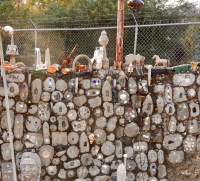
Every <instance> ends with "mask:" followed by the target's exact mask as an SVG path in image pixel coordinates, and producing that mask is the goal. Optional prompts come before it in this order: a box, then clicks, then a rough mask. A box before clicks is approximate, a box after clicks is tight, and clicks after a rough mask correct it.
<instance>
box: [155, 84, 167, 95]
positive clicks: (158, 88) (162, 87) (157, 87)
mask: <svg viewBox="0 0 200 181" xmlns="http://www.w3.org/2000/svg"><path fill="white" fill-rule="evenodd" d="M164 91H165V85H164V84H162V83H161V84H156V85H155V86H154V92H155V93H157V94H164Z"/></svg>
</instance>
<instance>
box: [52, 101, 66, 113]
mask: <svg viewBox="0 0 200 181" xmlns="http://www.w3.org/2000/svg"><path fill="white" fill-rule="evenodd" d="M53 112H54V113H55V114H57V115H58V116H63V115H65V114H66V113H67V107H66V105H65V104H64V103H63V102H57V103H56V104H55V105H54V106H53Z"/></svg>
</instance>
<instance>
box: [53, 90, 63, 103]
mask: <svg viewBox="0 0 200 181" xmlns="http://www.w3.org/2000/svg"><path fill="white" fill-rule="evenodd" d="M62 98H63V94H62V93H61V92H60V91H53V92H52V93H51V101H52V102H59V101H61V100H62Z"/></svg>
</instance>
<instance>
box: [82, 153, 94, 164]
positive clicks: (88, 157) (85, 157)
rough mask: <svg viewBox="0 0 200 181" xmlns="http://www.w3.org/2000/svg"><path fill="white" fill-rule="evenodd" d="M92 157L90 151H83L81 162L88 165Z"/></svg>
mask: <svg viewBox="0 0 200 181" xmlns="http://www.w3.org/2000/svg"><path fill="white" fill-rule="evenodd" d="M92 161H93V158H92V155H91V154H90V153H85V154H82V155H81V163H82V165H84V166H89V165H91V164H92Z"/></svg>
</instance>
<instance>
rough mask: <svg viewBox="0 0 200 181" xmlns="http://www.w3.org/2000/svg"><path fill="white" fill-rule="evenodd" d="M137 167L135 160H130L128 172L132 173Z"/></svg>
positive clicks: (127, 165)
mask: <svg viewBox="0 0 200 181" xmlns="http://www.w3.org/2000/svg"><path fill="white" fill-rule="evenodd" d="M135 167H136V163H135V162H134V160H132V159H128V160H127V162H126V170H128V171H132V170H134V169H135Z"/></svg>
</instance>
